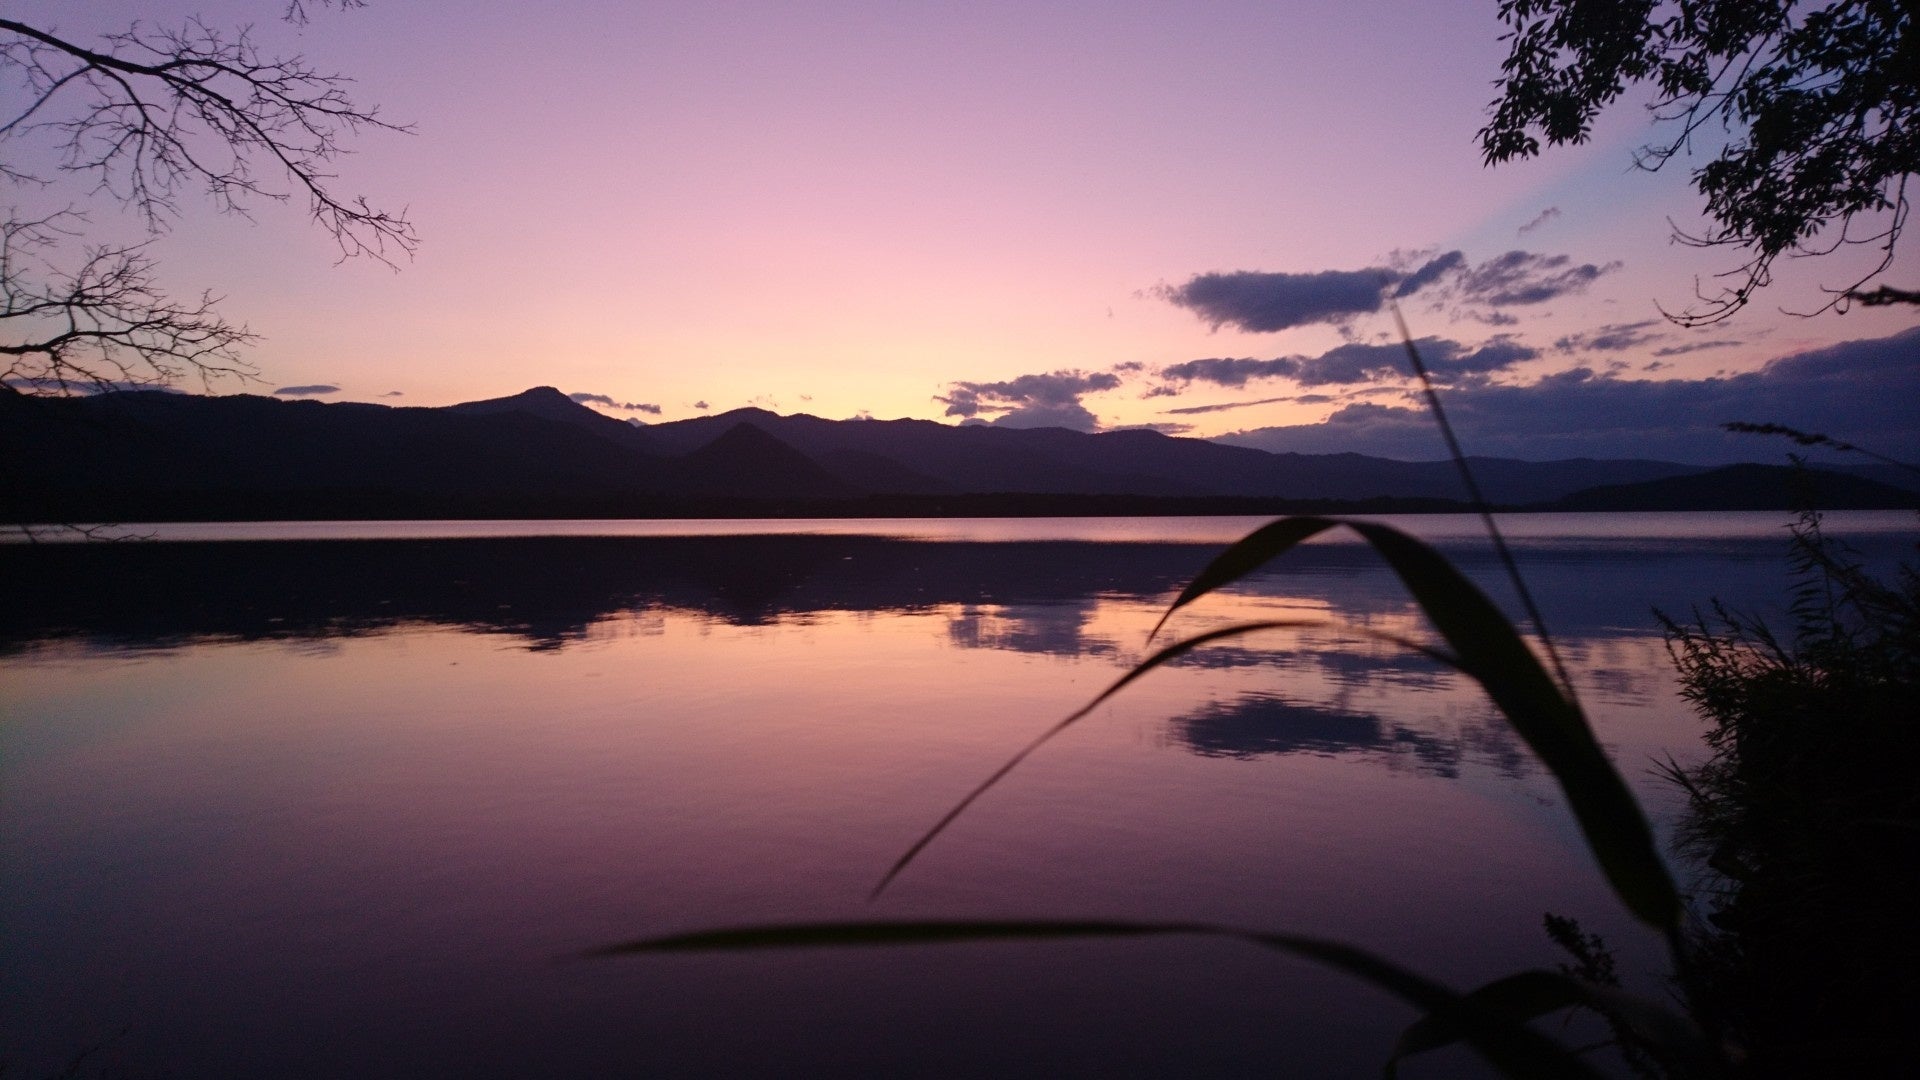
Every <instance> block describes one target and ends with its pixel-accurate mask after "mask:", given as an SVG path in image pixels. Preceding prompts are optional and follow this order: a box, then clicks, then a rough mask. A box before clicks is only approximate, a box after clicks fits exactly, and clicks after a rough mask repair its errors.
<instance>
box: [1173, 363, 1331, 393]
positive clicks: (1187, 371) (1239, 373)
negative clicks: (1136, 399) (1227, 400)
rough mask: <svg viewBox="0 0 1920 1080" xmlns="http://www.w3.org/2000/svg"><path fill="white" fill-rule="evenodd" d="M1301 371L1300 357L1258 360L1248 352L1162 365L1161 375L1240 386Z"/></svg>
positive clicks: (1175, 380) (1176, 379)
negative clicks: (1255, 380) (1246, 353)
mask: <svg viewBox="0 0 1920 1080" xmlns="http://www.w3.org/2000/svg"><path fill="white" fill-rule="evenodd" d="M1299 371H1300V361H1299V360H1298V359H1295V358H1293V357H1288V356H1281V357H1276V358H1275V359H1272V360H1255V359H1253V358H1252V357H1248V356H1235V357H1208V358H1206V359H1204V360H1187V361H1184V362H1182V363H1178V364H1174V365H1172V366H1170V367H1164V368H1161V369H1160V377H1161V378H1163V379H1171V380H1173V381H1174V382H1193V381H1195V380H1198V381H1200V382H1210V383H1214V384H1216V385H1219V386H1232V387H1236V388H1237V387H1242V386H1245V385H1247V380H1248V379H1271V378H1276V377H1290V376H1293V375H1296V374H1298V373H1299Z"/></svg>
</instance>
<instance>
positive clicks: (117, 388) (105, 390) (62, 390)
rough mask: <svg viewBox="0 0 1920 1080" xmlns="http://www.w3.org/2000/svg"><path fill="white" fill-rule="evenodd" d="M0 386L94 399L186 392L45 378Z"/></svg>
mask: <svg viewBox="0 0 1920 1080" xmlns="http://www.w3.org/2000/svg"><path fill="white" fill-rule="evenodd" d="M0 385H4V386H6V387H7V388H8V389H10V390H18V391H20V392H21V393H23V394H46V395H49V396H59V395H70V396H73V397H92V396H93V395H94V394H115V393H133V392H136V391H153V392H158V393H163V394H183V393H185V392H186V391H184V390H179V389H176V388H174V387H171V386H162V385H160V384H158V383H144V382H129V381H126V380H112V381H108V382H95V381H93V380H92V379H53V378H47V377H44V376H31V375H9V376H7V377H6V378H5V379H0Z"/></svg>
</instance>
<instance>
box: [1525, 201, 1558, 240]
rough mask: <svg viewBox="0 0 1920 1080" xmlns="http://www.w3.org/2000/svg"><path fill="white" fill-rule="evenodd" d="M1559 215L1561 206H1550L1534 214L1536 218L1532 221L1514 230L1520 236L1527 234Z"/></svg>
mask: <svg viewBox="0 0 1920 1080" xmlns="http://www.w3.org/2000/svg"><path fill="white" fill-rule="evenodd" d="M1559 216H1560V208H1559V207H1557V206H1549V207H1547V208H1546V209H1545V210H1542V211H1540V212H1539V213H1538V214H1536V215H1534V218H1533V220H1532V221H1529V222H1527V223H1526V224H1525V225H1522V226H1520V227H1519V228H1518V229H1516V230H1514V232H1515V233H1516V234H1518V235H1520V236H1525V235H1527V234H1528V233H1530V232H1532V231H1534V230H1535V229H1538V228H1541V227H1542V226H1544V225H1546V223H1547V222H1549V221H1552V220H1553V219H1554V218H1557V217H1559Z"/></svg>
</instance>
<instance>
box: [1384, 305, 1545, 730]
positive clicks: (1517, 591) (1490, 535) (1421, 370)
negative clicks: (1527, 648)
mask: <svg viewBox="0 0 1920 1080" xmlns="http://www.w3.org/2000/svg"><path fill="white" fill-rule="evenodd" d="M1387 307H1388V309H1389V310H1391V311H1392V312H1393V324H1394V325H1395V326H1397V327H1399V329H1400V341H1401V343H1402V344H1404V345H1405V346H1406V348H1407V366H1408V367H1410V368H1412V369H1413V374H1414V376H1415V377H1416V378H1418V379H1419V380H1420V391H1421V393H1423V394H1424V395H1425V396H1426V399H1427V408H1428V409H1430V410H1432V412H1433V423H1434V426H1435V427H1438V428H1439V429H1440V437H1441V438H1443V439H1445V440H1446V443H1447V456H1448V457H1450V458H1452V459H1453V467H1454V468H1455V469H1456V470H1458V471H1459V473H1460V482H1461V483H1462V484H1464V485H1466V489H1467V498H1469V499H1471V500H1472V501H1473V508H1474V510H1475V511H1476V512H1477V513H1478V514H1479V515H1480V523H1481V524H1482V525H1485V526H1486V527H1487V539H1488V540H1491V541H1492V542H1493V553H1494V554H1495V555H1496V556H1497V557H1498V558H1499V559H1500V565H1501V566H1503V567H1505V568H1506V571H1507V581H1508V582H1509V583H1510V584H1512V586H1513V591H1514V595H1516V596H1518V597H1519V598H1520V607H1521V609H1522V610H1524V611H1525V612H1526V613H1527V618H1528V619H1530V620H1532V622H1533V630H1534V633H1536V634H1538V635H1540V647H1541V648H1543V649H1545V650H1547V661H1548V662H1549V663H1551V664H1552V665H1553V673H1554V674H1555V675H1556V676H1558V677H1559V679H1560V685H1561V686H1563V687H1565V688H1566V691H1567V697H1569V698H1572V697H1573V696H1574V692H1573V680H1572V679H1571V678H1569V677H1568V676H1567V666H1566V665H1565V664H1563V663H1561V662H1560V650H1559V649H1557V648H1555V647H1554V644H1553V635H1552V634H1549V633H1548V632H1547V620H1546V619H1545V618H1544V617H1542V616H1541V614H1540V606H1539V605H1538V604H1535V603H1534V602H1533V590H1531V589H1529V588H1527V579H1526V578H1525V577H1523V576H1521V573H1520V564H1519V563H1518V562H1516V561H1514V558H1513V552H1511V551H1509V550H1507V538H1506V536H1505V535H1504V534H1502V533H1501V532H1500V525H1499V523H1498V522H1496V521H1494V520H1493V507H1492V506H1490V505H1488V503H1487V497H1486V496H1485V495H1482V494H1481V493H1480V481H1479V480H1478V479H1477V478H1475V477H1474V475H1473V468H1472V467H1471V466H1469V465H1468V464H1467V454H1466V451H1464V450H1462V449H1460V439H1459V437H1458V436H1456V435H1454V433H1453V424H1452V422H1451V421H1449V420H1448V419H1447V410H1445V409H1443V408H1441V407H1440V392H1439V391H1438V390H1435V389H1434V388H1433V377H1432V376H1430V375H1428V374H1427V365H1426V363H1425V361H1423V360H1421V359H1420V350H1419V349H1417V348H1415V347H1414V344H1413V331H1411V330H1409V329H1407V320H1406V319H1405V318H1404V317H1403V316H1401V314H1400V305H1399V304H1397V303H1395V302H1394V301H1392V300H1391V299H1389V300H1388V301H1387Z"/></svg>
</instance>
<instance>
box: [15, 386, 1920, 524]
mask: <svg viewBox="0 0 1920 1080" xmlns="http://www.w3.org/2000/svg"><path fill="white" fill-rule="evenodd" d="M1471 461H1472V464H1473V468H1474V472H1475V474H1476V475H1477V477H1478V478H1479V481H1480V484H1481V486H1482V488H1483V489H1484V490H1485V491H1486V494H1487V496H1488V498H1490V499H1492V500H1493V501H1494V502H1496V503H1500V504H1505V505H1541V506H1546V505H1552V506H1554V507H1556V508H1565V509H1642V508H1645V509H1654V508H1659V509H1685V508H1704V507H1721V506H1743V507H1758V506H1772V505H1775V504H1776V503H1779V502H1781V501H1782V500H1785V499H1787V495H1786V494H1785V491H1786V488H1785V483H1786V481H1785V479H1784V478H1785V477H1786V476H1787V475H1788V474H1787V472H1786V471H1785V470H1781V469H1778V468H1772V467H1752V468H1748V467H1740V468H1736V469H1732V470H1718V471H1716V470H1711V469H1709V468H1707V467H1702V466H1689V465H1679V464H1674V463H1672V462H1660V461H1595V460H1584V459H1582V460H1568V461H1548V462H1529V461H1518V460H1513V459H1500V458H1478V459H1471ZM0 462H3V463H4V468H0V516H4V517H5V518H6V519H7V520H12V521H28V522H34V521H37V522H46V521H162V520H173V519H201V520H217V519H222V518H232V519H249V518H295V519H297V518H352V517H370V518H392V517H575V516H580V517H632V516H712V515H730V514H750V515H781V514H801V515H817V514H846V513H855V514H863V513H896V514H900V513H903V514H914V515H921V514H944V513H967V514H994V513H1020V514H1029V513H1269V512H1280V511H1281V510H1282V509H1286V508H1287V507H1286V506H1285V505H1283V504H1285V503H1287V502H1289V501H1292V502H1313V503H1315V504H1316V505H1314V506H1313V507H1312V508H1313V509H1337V508H1338V507H1337V506H1329V505H1320V504H1321V503H1326V502H1328V501H1336V502H1340V503H1344V504H1347V505H1348V506H1349V508H1351V509H1365V510H1371V511H1386V510H1393V509H1447V508H1457V507H1456V506H1455V505H1454V504H1455V503H1457V502H1458V500H1460V499H1462V498H1463V496H1464V494H1465V493H1464V491H1463V490H1462V488H1461V485H1460V480H1459V477H1458V474H1457V472H1456V470H1455V468H1454V466H1453V464H1452V463H1451V462H1446V461H1438V462H1404V461H1392V460H1389V459H1385V458H1375V457H1367V456H1365V455H1361V454H1324V455H1312V454H1271V453H1267V452H1265V451H1261V450H1256V449H1252V448H1249V447H1238V446H1226V445H1222V444H1218V443H1212V442H1207V441H1205V440H1201V439H1188V438H1176V437H1173V436H1168V435H1162V434H1159V433H1157V432H1151V431H1116V432H1105V433H1099V434H1086V433H1082V432H1076V431H1069V430H1066V429H1063V428H1037V429H1009V428H999V427H991V426H983V425H976V426H962V427H955V426H951V425H947V424H939V423H935V422H933V421H930V420H865V419H861V420H840V421H835V420H825V419H822V418H820V417H817V416H808V415H805V414H799V415H793V416H781V415H778V414H775V413H772V412H768V411H766V410H763V409H736V410H733V411H731V412H727V413H722V414H719V415H717V416H708V417H699V418H696V419H691V420H681V421H674V422H671V423H664V424H655V425H647V426H637V425H634V424H631V423H627V422H625V421H621V420H616V419H614V418H612V417H609V416H606V415H604V414H601V413H599V412H596V411H595V410H593V409H590V408H587V407H586V406H584V405H581V404H579V403H578V402H576V401H574V400H572V399H571V398H569V397H568V396H567V395H566V394H563V393H561V392H560V391H559V390H556V389H554V388H552V387H536V388H534V389H531V390H528V391H526V392H524V393H520V394H515V395H513V396H511V397H503V398H493V399H488V400H484V401H472V402H465V403H462V404H459V405H451V406H446V407H443V408H418V407H392V406H386V405H373V404H363V403H326V402H318V401H310V400H301V401H288V400H282V399H278V398H269V397H260V396H255V395H244V394H243V395H232V396H225V397H206V396H197V395H189V394H177V393H167V392H159V391H135V392H121V393H109V394H101V395H97V396H93V397H85V398H41V397H32V396H28V395H22V394H19V393H17V392H13V391H5V392H0ZM1755 468H1759V469H1761V471H1758V472H1756V471H1753V470H1754V469H1755ZM1767 468H1772V471H1767ZM1847 479H1849V480H1850V481H1851V482H1850V483H1849V484H1847V485H1845V486H1844V487H1843V486H1840V485H1837V484H1829V485H1825V487H1824V488H1823V490H1824V491H1825V492H1826V493H1827V495H1828V497H1829V501H1828V502H1827V505H1830V506H1836V507H1837V506H1854V505H1859V506H1910V505H1913V504H1914V502H1915V501H1916V500H1915V498H1914V495H1913V493H1912V492H1911V491H1901V490H1898V489H1895V488H1890V487H1887V486H1886V485H1884V484H1876V483H1874V482H1872V481H1869V480H1867V479H1864V478H1863V477H1858V476H1854V477H1848V478H1847ZM1590 489H1604V490H1600V491H1593V490H1590ZM1769 492H1774V493H1776V494H1773V495H1770V494H1768V493H1769ZM1369 500H1371V501H1369ZM1381 500H1386V502H1381ZM1448 500H1453V501H1454V502H1451V503H1450V502H1448ZM1361 504H1364V505H1361ZM1302 508H1305V507H1302Z"/></svg>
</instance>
